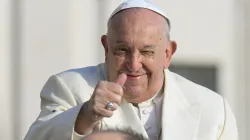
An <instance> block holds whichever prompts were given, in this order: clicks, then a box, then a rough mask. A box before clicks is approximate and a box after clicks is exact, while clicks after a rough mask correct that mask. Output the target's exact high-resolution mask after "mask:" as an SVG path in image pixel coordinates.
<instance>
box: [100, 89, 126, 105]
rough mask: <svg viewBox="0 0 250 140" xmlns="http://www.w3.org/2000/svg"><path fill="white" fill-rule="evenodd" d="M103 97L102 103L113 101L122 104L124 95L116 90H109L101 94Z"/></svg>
mask: <svg viewBox="0 0 250 140" xmlns="http://www.w3.org/2000/svg"><path fill="white" fill-rule="evenodd" d="M99 96H100V98H101V99H102V101H101V102H102V103H104V104H107V103H108V102H110V101H112V102H115V103H117V104H120V102H121V99H122V95H120V94H114V92H112V91H109V90H107V91H106V92H105V93H102V94H100V95H99Z"/></svg>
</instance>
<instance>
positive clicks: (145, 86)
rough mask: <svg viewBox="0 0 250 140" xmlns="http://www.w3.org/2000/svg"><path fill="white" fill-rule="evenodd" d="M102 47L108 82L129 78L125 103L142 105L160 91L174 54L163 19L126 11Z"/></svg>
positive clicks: (144, 12)
mask: <svg viewBox="0 0 250 140" xmlns="http://www.w3.org/2000/svg"><path fill="white" fill-rule="evenodd" d="M102 43H103V46H104V48H105V54H106V64H107V70H108V78H109V80H110V81H115V80H116V78H117V76H118V75H119V74H120V73H125V74H127V81H126V83H125V85H124V97H125V99H126V100H128V101H129V102H133V103H140V102H142V101H145V100H147V99H149V98H151V97H152V96H154V95H155V94H156V93H157V92H158V91H159V90H160V88H161V87H162V84H163V81H164V75H163V69H164V68H167V67H168V65H169V61H170V58H171V55H172V53H173V51H172V46H171V45H170V44H171V43H170V41H168V39H167V24H166V21H165V19H164V18H163V17H162V16H160V15H158V14H156V13H154V12H152V11H150V10H146V9H139V8H133V9H129V10H124V11H122V12H120V13H118V14H117V15H115V16H114V17H113V18H112V21H111V25H110V27H109V29H108V34H107V36H103V38H102Z"/></svg>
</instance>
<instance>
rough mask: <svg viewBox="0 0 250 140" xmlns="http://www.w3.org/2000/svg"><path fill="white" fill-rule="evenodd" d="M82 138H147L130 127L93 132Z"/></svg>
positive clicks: (110, 139) (93, 139) (87, 139)
mask: <svg viewBox="0 0 250 140" xmlns="http://www.w3.org/2000/svg"><path fill="white" fill-rule="evenodd" d="M82 140H147V139H146V138H144V137H143V136H142V135H140V134H138V133H135V132H134V131H133V130H131V129H124V130H119V129H118V130H106V131H100V132H94V133H91V134H90V135H88V136H86V137H84V138H83V139H82Z"/></svg>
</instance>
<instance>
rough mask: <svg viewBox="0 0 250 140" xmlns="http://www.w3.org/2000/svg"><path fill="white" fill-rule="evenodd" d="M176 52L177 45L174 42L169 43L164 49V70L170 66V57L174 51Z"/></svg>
mask: <svg viewBox="0 0 250 140" xmlns="http://www.w3.org/2000/svg"><path fill="white" fill-rule="evenodd" d="M176 50H177V43H176V42H175V41H169V42H168V46H167V48H166V51H165V53H166V63H165V66H164V68H168V67H169V65H170V61H171V58H172V56H173V55H174V53H175V51H176Z"/></svg>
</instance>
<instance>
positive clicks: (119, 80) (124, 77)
mask: <svg viewBox="0 0 250 140" xmlns="http://www.w3.org/2000/svg"><path fill="white" fill-rule="evenodd" d="M126 80H127V75H126V74H125V73H121V74H120V75H118V77H117V79H116V82H115V83H116V84H118V85H120V86H122V87H123V85H124V84H125V83H126Z"/></svg>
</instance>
